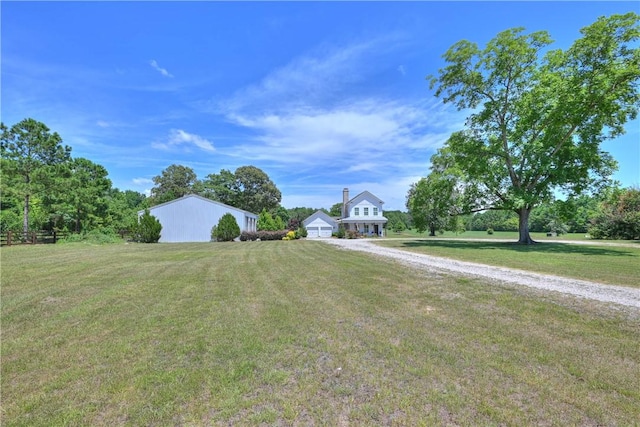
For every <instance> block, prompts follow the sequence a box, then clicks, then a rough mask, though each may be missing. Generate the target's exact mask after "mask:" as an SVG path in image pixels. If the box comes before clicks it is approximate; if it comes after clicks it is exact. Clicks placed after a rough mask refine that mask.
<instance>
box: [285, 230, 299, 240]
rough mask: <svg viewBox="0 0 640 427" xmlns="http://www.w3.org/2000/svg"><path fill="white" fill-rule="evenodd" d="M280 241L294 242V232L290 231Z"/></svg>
mask: <svg viewBox="0 0 640 427" xmlns="http://www.w3.org/2000/svg"><path fill="white" fill-rule="evenodd" d="M282 240H296V232H295V231H293V230H290V231H289V232H287V234H286V235H285V236H284V237H283V238H282Z"/></svg>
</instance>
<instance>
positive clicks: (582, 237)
mask: <svg viewBox="0 0 640 427" xmlns="http://www.w3.org/2000/svg"><path fill="white" fill-rule="evenodd" d="M428 234H429V233H428V232H425V233H418V232H417V231H416V230H415V229H414V230H404V231H402V232H400V233H396V232H395V231H391V230H387V236H386V237H388V238H392V239H408V238H426V239H432V240H435V239H457V240H469V239H474V240H475V239H483V240H496V239H500V240H504V239H506V240H513V241H514V242H517V241H518V232H517V231H496V232H494V233H493V234H488V233H487V232H486V231H465V232H464V233H458V234H456V233H453V232H451V231H445V232H444V233H442V234H440V233H438V234H437V235H436V236H435V237H429V236H428ZM531 238H532V239H533V240H535V241H538V242H550V241H555V240H574V241H575V240H577V241H583V242H592V243H596V244H598V243H600V244H601V243H604V244H609V243H624V244H627V245H629V244H630V245H637V246H638V247H640V240H594V239H590V238H588V237H587V235H586V234H584V233H567V234H562V235H560V236H547V234H546V233H531Z"/></svg>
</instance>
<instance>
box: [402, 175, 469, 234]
mask: <svg viewBox="0 0 640 427" xmlns="http://www.w3.org/2000/svg"><path fill="white" fill-rule="evenodd" d="M456 185H457V181H456V179H455V176H453V175H448V174H446V173H444V172H443V171H440V170H438V169H437V166H433V167H432V171H431V173H430V174H429V175H428V176H427V177H426V178H422V179H421V180H420V181H418V182H417V183H415V184H412V185H411V188H410V189H409V192H408V193H407V209H409V212H410V213H411V217H412V218H413V225H414V226H415V227H416V229H417V230H418V232H419V233H423V232H424V231H426V230H429V236H435V235H436V231H440V230H448V229H456V230H457V229H459V226H458V222H457V219H455V218H454V217H455V216H457V215H458V214H460V213H461V212H460V207H459V203H460V201H459V200H460V199H459V197H458V190H457V188H456Z"/></svg>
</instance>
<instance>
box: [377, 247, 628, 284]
mask: <svg viewBox="0 0 640 427" xmlns="http://www.w3.org/2000/svg"><path fill="white" fill-rule="evenodd" d="M375 242H376V243H377V244H380V245H382V246H386V247H392V248H397V249H403V250H408V251H412V252H417V253H423V254H427V255H433V256H439V257H445V258H452V259H457V260H460V261H469V262H476V263H480V264H487V265H495V266H500V267H508V268H516V269H520V270H527V271H534V272H538V273H543V274H552V275H555V276H563V277H570V278H575V279H581V280H588V281H591V282H598V283H606V284H610V285H622V286H630V287H635V288H638V287H640V279H639V278H640V247H639V248H635V247H628V246H625V247H618V246H603V245H584V244H569V243H551V242H541V243H538V244H536V245H528V246H527V245H518V244H514V243H504V242H490V241H486V242H475V241H462V240H431V239H412V240H401V239H384V240H376V241H375Z"/></svg>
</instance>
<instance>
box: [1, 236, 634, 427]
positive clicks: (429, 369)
mask: <svg viewBox="0 0 640 427" xmlns="http://www.w3.org/2000/svg"><path fill="white" fill-rule="evenodd" d="M0 256H1V262H2V270H1V273H2V277H1V279H2V288H1V293H2V294H1V297H2V299H1V304H2V312H1V321H2V324H1V326H2V343H1V345H2V348H1V351H2V366H1V374H2V375H1V386H2V412H1V419H0V424H2V426H21V425H23V426H59V425H92V426H107V425H108V426H112V425H132V426H134V425H135V426H138V425H156V426H165V425H304V426H306V425H327V426H339V425H358V426H359V425H371V426H380V425H411V426H415V425H429V426H431V425H518V426H520V425H551V426H553V425H557V426H566V425H580V426H596V425H607V426H615V425H620V426H627V425H633V424H634V423H636V422H637V420H639V419H640V375H638V372H640V340H639V339H638V337H639V336H640V316H638V312H637V310H636V311H634V310H631V309H629V310H622V309H619V308H616V307H612V306H608V305H606V304H600V303H596V302H591V301H587V300H581V299H572V298H570V297H562V296H558V295H545V294H542V293H538V292H537V291H533V290H528V289H526V288H510V287H503V286H498V285H490V284H488V283H486V282H483V281H481V280H471V279H468V278H458V277H455V276H448V275H439V274H438V275H436V274H433V273H421V272H417V271H413V270H410V269H407V268H406V267H403V266H401V265H399V264H396V263H393V262H384V261H380V260H379V259H377V258H371V257H368V256H367V255H365V254H360V253H357V252H345V251H341V250H338V249H336V248H334V247H333V246H329V245H326V244H323V243H321V242H317V241H315V242H314V241H292V242H282V241H280V242H247V243H218V244H157V245H141V244H129V245H124V244H113V245H102V246H90V245H84V244H67V245H56V246H53V245H41V246H24V247H11V248H2V250H1V252H0Z"/></svg>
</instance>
